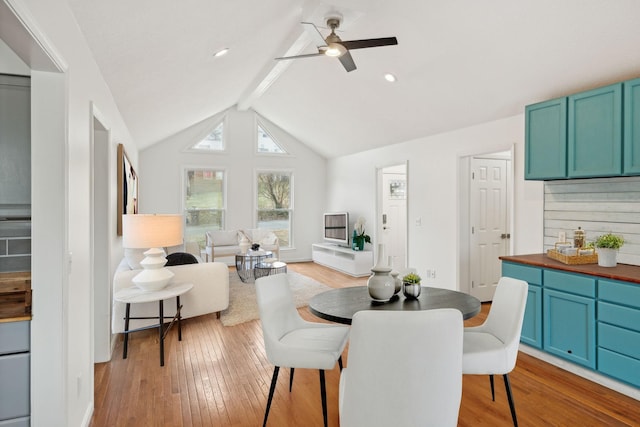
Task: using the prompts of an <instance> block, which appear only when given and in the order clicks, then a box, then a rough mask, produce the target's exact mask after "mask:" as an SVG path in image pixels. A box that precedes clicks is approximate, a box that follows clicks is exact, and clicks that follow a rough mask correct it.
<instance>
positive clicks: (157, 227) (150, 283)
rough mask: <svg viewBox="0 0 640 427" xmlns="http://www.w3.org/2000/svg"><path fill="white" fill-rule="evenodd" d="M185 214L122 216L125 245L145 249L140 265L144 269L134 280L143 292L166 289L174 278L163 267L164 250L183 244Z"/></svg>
mask: <svg viewBox="0 0 640 427" xmlns="http://www.w3.org/2000/svg"><path fill="white" fill-rule="evenodd" d="M182 227H183V219H182V215H155V214H151V215H140V214H139V215H131V214H129V215H122V246H123V247H125V248H132V249H146V248H151V249H149V250H147V251H146V252H145V253H144V254H145V256H146V258H145V259H143V260H142V261H141V262H140V265H141V266H142V268H143V270H142V271H141V272H140V273H139V274H138V275H136V276H135V277H134V278H133V279H132V281H133V283H134V284H135V285H136V286H137V287H139V288H140V289H142V290H145V291H157V290H160V289H163V288H164V287H165V286H167V285H168V284H169V281H170V280H171V279H172V278H173V272H171V270H168V269H166V268H164V265H165V264H166V263H167V259H166V258H165V252H164V250H163V249H161V248H162V247H167V246H175V245H179V244H181V243H182Z"/></svg>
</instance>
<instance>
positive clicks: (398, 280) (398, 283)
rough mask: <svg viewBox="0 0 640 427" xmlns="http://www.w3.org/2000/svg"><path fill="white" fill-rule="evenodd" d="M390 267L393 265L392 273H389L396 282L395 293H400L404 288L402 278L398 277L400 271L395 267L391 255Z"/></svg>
mask: <svg viewBox="0 0 640 427" xmlns="http://www.w3.org/2000/svg"><path fill="white" fill-rule="evenodd" d="M389 267H391V273H389V275H390V276H391V277H393V283H394V290H393V294H394V295H398V293H399V292H400V291H401V290H402V278H401V277H398V276H399V275H400V272H398V270H396V269H395V268H393V257H392V256H389Z"/></svg>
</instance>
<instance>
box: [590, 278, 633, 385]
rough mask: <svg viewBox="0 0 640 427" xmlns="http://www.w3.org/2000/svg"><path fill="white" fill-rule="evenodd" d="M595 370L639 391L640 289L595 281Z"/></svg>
mask: <svg viewBox="0 0 640 427" xmlns="http://www.w3.org/2000/svg"><path fill="white" fill-rule="evenodd" d="M597 369H598V371H600V372H602V373H603V374H606V375H609V376H611V377H614V378H617V379H619V380H621V381H624V382H626V383H629V384H631V385H634V386H636V387H640V285H637V284H631V283H626V282H620V281H615V280H604V279H601V280H599V281H598V368H597Z"/></svg>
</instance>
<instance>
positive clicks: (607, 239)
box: [594, 233, 624, 267]
mask: <svg viewBox="0 0 640 427" xmlns="http://www.w3.org/2000/svg"><path fill="white" fill-rule="evenodd" d="M594 245H595V247H596V251H597V252H598V265H599V266H600V267H615V266H616V265H617V263H618V262H617V259H616V258H617V254H618V249H620V247H621V246H622V245H624V238H623V237H622V236H616V235H615V234H611V233H607V234H603V235H601V236H598V237H597V238H596V241H595V242H594Z"/></svg>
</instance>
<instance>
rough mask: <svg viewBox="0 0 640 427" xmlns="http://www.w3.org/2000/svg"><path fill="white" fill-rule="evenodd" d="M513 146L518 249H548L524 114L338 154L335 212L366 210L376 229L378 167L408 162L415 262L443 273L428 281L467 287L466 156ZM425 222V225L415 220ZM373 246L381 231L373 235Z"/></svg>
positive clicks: (332, 172)
mask: <svg viewBox="0 0 640 427" xmlns="http://www.w3.org/2000/svg"><path fill="white" fill-rule="evenodd" d="M514 145H515V150H514V156H515V158H514V159H513V160H514V171H515V179H514V206H513V211H514V224H513V232H512V239H513V248H514V253H516V254H522V253H539V252H541V251H542V246H543V242H542V210H543V191H542V183H540V182H529V181H527V182H525V181H524V178H523V176H524V175H523V163H524V160H523V155H524V149H523V145H524V116H522V115H519V116H515V117H511V118H507V119H503V120H498V121H495V122H491V123H485V124H482V125H478V126H473V127H469V128H465V129H460V130H457V131H454V132H449V133H445V134H441V135H436V136H432V137H425V138H420V139H416V140H413V141H408V142H404V143H401V144H396V145H392V146H388V147H383V148H379V149H375V150H370V151H366V152H362V153H358V154H354V155H349V156H344V157H340V158H336V159H332V160H330V161H329V163H328V169H327V176H328V184H327V197H328V200H327V205H328V209H330V210H331V209H333V210H346V211H349V212H350V213H351V214H352V215H354V216H358V215H362V216H364V217H365V218H366V220H367V224H369V225H368V227H367V230H368V231H370V234H371V233H374V232H375V229H376V227H375V223H374V221H375V218H374V215H375V201H376V191H377V190H376V172H375V171H376V168H378V167H382V166H385V165H390V164H397V163H402V162H405V161H407V162H408V170H407V172H408V174H407V183H408V194H409V196H408V227H409V236H408V240H409V241H408V248H409V250H408V265H409V266H411V267H415V268H417V270H418V272H420V271H425V270H427V269H431V270H435V271H436V272H437V274H436V278H435V279H430V280H429V282H428V283H427V284H428V285H432V286H437V287H442V288H448V289H460V283H459V280H460V277H459V271H458V268H459V267H458V265H459V257H460V253H461V252H462V250H461V248H460V247H459V246H460V245H459V240H460V239H459V232H458V228H459V220H460V207H459V202H458V200H459V199H458V189H459V188H460V186H459V182H458V180H459V178H458V177H459V175H460V170H459V164H460V157H464V156H470V155H474V154H482V153H492V152H498V151H504V150H511V149H512V147H513V146H514ZM418 219H419V220H421V224H422V225H421V226H418V225H416V220H418ZM372 239H373V241H374V246H375V242H376V236H374V235H372Z"/></svg>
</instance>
